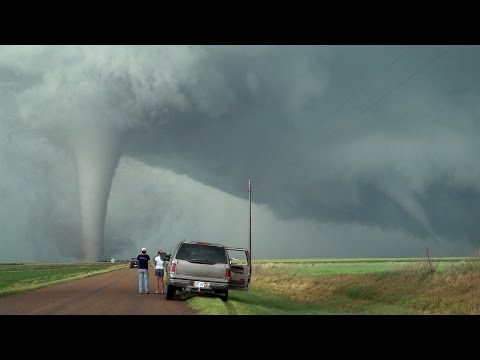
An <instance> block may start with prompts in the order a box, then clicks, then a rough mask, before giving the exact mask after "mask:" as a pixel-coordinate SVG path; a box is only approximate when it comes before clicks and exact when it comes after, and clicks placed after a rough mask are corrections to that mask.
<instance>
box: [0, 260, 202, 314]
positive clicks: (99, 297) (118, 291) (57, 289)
mask: <svg viewBox="0 0 480 360" xmlns="http://www.w3.org/2000/svg"><path fill="white" fill-rule="evenodd" d="M149 272H150V276H149V284H150V294H142V295H141V294H139V293H138V270H137V269H121V270H116V271H112V272H108V273H106V274H101V275H96V276H92V277H89V278H85V279H79V280H74V281H71V282H67V283H64V284H59V285H54V286H50V287H46V288H41V289H37V290H33V291H29V292H26V293H23V294H17V295H12V296H9V297H6V298H0V314H1V315H194V314H196V313H195V312H194V311H193V310H191V309H190V308H189V307H188V306H187V305H186V304H185V302H184V301H182V300H173V301H172V300H169V301H167V300H165V295H161V294H158V295H157V294H154V291H155V281H156V279H155V276H154V270H153V269H150V271H149Z"/></svg>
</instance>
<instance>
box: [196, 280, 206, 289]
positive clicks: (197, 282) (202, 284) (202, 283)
mask: <svg viewBox="0 0 480 360" xmlns="http://www.w3.org/2000/svg"><path fill="white" fill-rule="evenodd" d="M193 286H195V287H198V288H204V287H205V282H203V281H195V282H194V283H193Z"/></svg>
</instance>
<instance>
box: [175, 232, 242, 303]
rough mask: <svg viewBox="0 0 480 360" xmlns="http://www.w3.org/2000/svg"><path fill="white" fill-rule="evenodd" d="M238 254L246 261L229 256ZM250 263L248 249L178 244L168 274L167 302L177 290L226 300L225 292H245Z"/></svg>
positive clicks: (217, 245) (199, 243)
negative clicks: (239, 260)
mask: <svg viewBox="0 0 480 360" xmlns="http://www.w3.org/2000/svg"><path fill="white" fill-rule="evenodd" d="M231 252H234V253H235V252H236V253H241V254H242V256H241V257H242V258H243V257H244V258H245V260H244V261H242V262H239V263H235V261H238V259H236V258H233V257H230V253H231ZM250 275H251V263H250V256H249V253H248V250H247V249H243V248H232V247H225V246H224V245H220V244H212V243H208V242H193V241H181V242H180V243H179V244H178V245H177V246H176V248H175V250H174V251H173V252H172V255H171V257H170V264H169V269H168V271H167V281H166V282H167V294H166V298H167V300H172V299H173V298H174V296H175V292H176V291H177V290H183V291H188V292H193V293H198V294H204V295H214V296H218V297H220V298H221V299H222V301H227V300H228V290H243V291H248V287H249V285H250Z"/></svg>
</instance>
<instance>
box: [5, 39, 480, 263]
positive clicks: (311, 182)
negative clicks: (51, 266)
mask: <svg viewBox="0 0 480 360" xmlns="http://www.w3.org/2000/svg"><path fill="white" fill-rule="evenodd" d="M1 51H2V52H1V57H0V91H1V93H2V98H3V99H2V100H0V101H1V103H0V105H1V106H0V126H1V127H2V128H1V129H2V134H5V136H4V138H3V139H2V148H3V149H6V150H9V149H10V150H9V151H10V152H8V153H5V152H4V153H3V155H2V157H3V158H4V159H5V160H8V162H6V163H4V165H3V167H4V168H5V172H2V175H1V176H0V178H1V179H2V180H1V181H0V185H2V184H3V189H4V193H7V195H5V196H7V197H8V196H10V195H11V192H12V191H13V185H12V183H11V182H10V181H11V180H12V179H17V178H18V179H20V178H21V176H25V174H28V172H29V171H30V170H27V168H28V169H30V168H31V169H35V168H39V169H43V167H42V165H40V164H42V162H41V161H40V160H41V159H43V160H42V161H43V163H44V164H58V163H59V162H61V163H69V164H70V165H69V166H67V168H66V169H64V170H56V171H57V172H59V174H60V173H61V174H63V176H68V175H72V174H73V173H74V172H75V168H74V166H73V163H71V160H68V159H69V158H68V154H66V153H64V152H62V150H58V149H59V148H55V147H52V145H49V144H48V143H44V142H41V141H40V140H39V138H38V136H39V135H38V134H40V133H41V134H46V135H47V136H48V137H49V138H51V139H52V138H53V139H54V140H55V142H54V143H57V142H68V141H65V130H64V129H65V128H68V129H71V128H72V124H84V122H91V124H90V125H89V126H90V128H92V129H95V128H96V126H97V124H99V123H103V124H109V129H110V130H109V131H112V133H115V134H118V137H117V135H115V139H117V140H116V141H117V142H118V144H120V145H116V146H120V147H121V153H122V154H124V155H127V156H130V157H135V158H137V159H139V160H141V161H143V162H144V163H145V164H148V165H150V166H153V167H159V168H162V169H171V170H173V171H175V172H176V173H177V174H185V175H188V176H189V177H191V178H192V179H194V180H196V181H198V182H201V183H203V184H205V185H209V186H211V187H213V188H216V189H219V190H221V191H224V192H227V193H229V194H232V195H234V196H238V197H240V198H245V191H246V178H247V177H248V176H252V179H253V184H254V200H255V202H256V203H257V204H263V205H265V206H266V207H267V208H268V209H270V210H271V211H273V213H274V214H275V216H277V217H278V219H280V220H281V221H284V224H287V223H288V222H289V221H304V220H305V221H308V222H309V224H318V225H319V226H321V227H322V228H321V229H320V230H318V229H317V230H312V229H313V228H312V229H310V230H307V229H306V228H305V229H302V228H299V227H298V226H297V227H296V228H295V232H296V233H297V234H298V236H299V238H305V240H303V241H304V243H303V244H304V247H305V251H304V253H300V254H299V255H298V256H306V255H305V254H309V253H311V251H310V249H314V248H315V243H316V242H319V241H320V240H318V239H317V240H315V239H313V240H312V238H313V237H318V236H321V234H326V233H328V232H329V230H328V229H326V228H323V226H324V225H323V224H332V226H335V228H336V229H340V230H338V231H344V230H341V229H351V226H357V225H358V226H361V227H362V228H355V229H357V230H355V229H354V230H348V231H351V234H352V237H356V238H357V242H356V244H358V245H356V246H358V247H355V248H356V249H358V254H363V256H367V255H368V251H369V250H370V251H372V252H373V251H374V248H375V247H379V246H381V241H379V240H378V241H377V242H376V243H375V244H373V243H371V242H369V240H368V239H367V238H368V237H369V236H371V234H372V233H369V232H368V231H370V230H368V231H366V230H365V229H380V230H381V231H385V232H390V233H391V232H395V234H397V233H403V234H405V236H412V239H416V240H415V241H417V242H418V246H419V248H421V247H422V246H423V242H422V241H427V240H428V241H429V239H436V240H435V241H439V239H440V240H442V241H447V243H450V244H462V247H461V249H467V250H469V249H474V248H476V247H477V246H478V242H479V236H478V235H479V232H480V225H478V224H480V222H477V221H476V214H478V205H477V204H478V203H479V200H480V186H479V185H480V170H479V166H478V161H477V160H476V158H477V154H478V153H479V150H480V149H479V147H480V145H479V143H478V137H479V135H480V120H479V115H480V104H479V103H478V98H479V95H480V87H479V86H478V84H479V81H480V72H479V71H478V65H477V64H478V63H480V48H479V47H477V46H206V47H199V46H194V47H183V46H179V47H175V46H173V47H148V46H147V47H55V48H49V47H4V48H2V50H1ZM67 113H68V116H65V114H67ZM75 126H76V125H75ZM82 126H83V125H82ZM73 128H74V129H78V127H77V128H75V127H73ZM58 129H61V131H63V132H61V131H60V132H58V131H59V130H58ZM70 133H72V134H73V136H75V134H77V131H73V132H70ZM7 134H8V136H7ZM52 134H53V135H52ZM12 137H13V140H12ZM19 139H22V143H21V144H20V143H19V142H20V140H19ZM12 142H13V143H14V145H15V147H14V149H15V151H13V149H12V146H13V145H11V144H12ZM35 144H37V145H35ZM35 146H37V147H38V149H40V150H41V151H40V152H39V151H37V152H36V154H34V153H35ZM38 149H37V150H38ZM22 159H23V160H22ZM54 159H55V160H54ZM22 161H27V162H28V164H29V165H27V167H26V168H25V167H24V168H22V167H21V165H20V164H21V163H22ZM109 161H110V160H109ZM112 161H114V160H112ZM112 164H114V166H115V164H116V162H112ZM52 166H53V165H52ZM138 169H139V170H138V171H139V172H141V171H142V170H141V168H140V167H138ZM42 171H43V170H42ZM4 174H8V175H4ZM22 174H23V175H22ZM42 174H43V175H42V176H40V177H39V178H38V179H37V180H36V181H34V180H26V182H24V183H23V185H22V186H21V187H20V186H19V188H26V189H32V188H35V187H36V186H38V185H40V184H42V185H46V184H48V183H49V182H50V181H53V182H55V181H56V180H55V179H53V180H52V179H51V176H49V174H48V171H44V173H42ZM72 176H73V175H72ZM129 176H133V175H129ZM138 177H139V179H142V174H141V173H139V174H138ZM144 180H145V179H144ZM114 181H115V180H114ZM119 181H120V180H119ZM188 186H193V185H188ZM63 187H64V189H65V190H64V191H65V193H68V194H69V195H66V196H65V197H64V200H62V199H59V198H56V197H55V192H54V191H51V192H48V191H44V192H43V193H40V194H39V193H37V194H36V195H35V194H32V195H31V196H32V198H31V199H33V198H35V196H36V197H38V198H39V199H40V198H41V199H43V201H45V204H47V202H51V203H52V205H51V206H50V208H52V209H53V210H52V211H53V212H54V213H55V214H58V213H59V211H60V210H59V209H63V208H69V209H74V208H75V206H76V207H77V208H78V204H77V200H76V193H75V194H74V195H72V192H76V190H75V189H76V185H71V184H70V185H69V184H68V183H67V184H64V185H63ZM114 188H115V186H114ZM151 189H152V190H151V191H153V192H155V191H156V190H155V184H151ZM112 191H113V190H112ZM29 192H30V191H29V190H27V191H26V194H24V196H27V194H28V193H29ZM107 194H108V193H107ZM29 196H30V195H29ZM115 196H117V195H115ZM165 196H168V194H165ZM151 197H152V196H150V198H151ZM142 198H143V197H142ZM148 198H149V197H148V196H147V197H145V198H144V202H142V204H145V207H142V208H141V209H142V210H140V208H139V212H138V214H137V215H135V214H134V215H132V216H133V218H134V219H135V218H137V219H138V221H137V222H135V224H136V225H134V224H133V223H132V224H131V227H135V226H138V229H140V228H143V229H153V228H155V221H157V222H159V223H162V224H163V225H162V226H163V228H165V227H168V225H167V223H166V222H164V221H163V220H164V219H167V218H168V217H169V214H171V213H172V212H176V213H177V215H178V214H180V213H182V212H183V211H182V210H179V209H175V210H173V209H171V210H170V211H169V210H168V208H166V209H164V210H162V212H160V213H158V214H157V213H156V214H157V215H158V217H157V220H155V218H151V219H149V217H148V216H147V214H148V213H152V212H154V211H155V210H154V209H153V208H151V206H153V205H147V201H148ZM10 201H13V199H10ZM28 201H33V200H28ZM65 201H69V202H70V203H69V204H70V205H71V207H70V206H66V205H65ZM105 201H106V200H105ZM118 201H120V200H118ZM187 203H188V202H187ZM41 204H43V203H41ZM74 204H75V206H73V205H74ZM112 204H117V202H111V203H110V204H109V208H108V213H112V214H114V213H116V209H115V208H112V207H111V206H113V205H112ZM17 206H18V211H19V216H20V217H23V216H25V214H24V212H21V209H22V206H21V205H17ZM45 206H46V205H45ZM116 206H120V205H118V204H117V205H116ZM139 206H140V205H139ZM55 208H56V210H55ZM15 209H17V208H15ZM146 209H150V210H146ZM192 209H193V207H192ZM22 211H23V210H22ZM199 211H201V210H199ZM37 213H38V212H37ZM69 214H70V215H69V216H70V217H69V218H68V219H70V220H68V219H64V220H62V219H63V218H62V217H61V218H60V220H59V219H57V220H56V221H53V220H51V219H49V218H48V217H47V216H46V215H45V214H43V215H41V218H38V216H40V215H37V220H36V221H37V222H33V221H31V222H30V223H29V224H37V227H39V228H40V227H42V226H43V227H44V228H45V229H44V231H43V233H44V234H47V235H45V237H62V235H58V234H62V233H65V231H69V232H70V233H72V234H73V235H72V238H75V237H76V238H78V237H79V235H78V231H79V230H78V229H79V228H80V226H79V224H78V222H77V221H74V220H72V219H74V218H75V210H69ZM188 214H189V215H188V216H192V213H190V212H189V213H188ZM29 216H30V215H29ZM108 216H109V215H108V214H107V218H108ZM112 216H113V215H112ZM116 216H117V217H120V216H121V215H120V213H118V214H117V215H116ZM178 216H186V215H185V213H183V215H182V214H180V215H178ZM193 216H196V215H193ZM198 216H200V215H198ZM117 217H116V218H117ZM27 218H28V216H27ZM34 218H35V217H34ZM160 218H161V219H160ZM134 219H133V220H134ZM142 219H143V220H142ZM162 219H163V220H162ZM133 220H132V221H133ZM108 221H113V220H108V219H107V223H108ZM119 221H120V220H119ZM310 222H311V223H310ZM140 224H143V225H140ZM40 225H42V226H40ZM26 226H27V227H29V225H26ZM192 226H194V225H192ZM195 226H197V225H195ZM199 226H200V225H199ZM313 226H315V225H313ZM342 226H345V228H341V227H342ZM66 229H71V230H66ZM192 229H193V227H192ZM358 229H360V230H358ZM176 231H177V230H176V229H172V230H171V233H175V232H176ZM225 231H226V233H227V232H228V230H225ZM315 231H317V232H315ZM345 231H347V230H345ZM372 231H374V230H372ZM375 231H376V230H375ZM302 232H304V234H303V235H301V234H300V233H302ZM55 234H57V235H55ZM135 234H136V235H135ZM149 234H150V233H149ZM306 234H309V235H308V236H307V235H306ZM107 235H108V236H107V247H108V248H114V247H115V246H114V245H113V242H115V241H118V242H119V243H121V242H124V243H125V244H129V243H131V241H133V240H131V239H127V238H126V237H124V238H121V237H122V235H121V234H120V233H117V232H115V231H114V228H112V227H111V225H108V224H107ZM178 235H179V236H180V234H178ZM276 235H277V234H276ZM132 236H137V237H143V238H145V237H148V236H150V235H147V234H145V233H143V232H138V231H137V232H136V233H132ZM165 236H168V234H167V233H165ZM265 236H266V237H267V238H269V236H271V239H270V238H269V239H268V240H266V241H267V242H268V241H271V242H273V241H274V239H273V237H274V236H273V235H272V234H270V235H267V234H265ZM395 236H397V235H395ZM113 238H116V239H117V240H115V239H113ZM378 238H380V235H379V236H378ZM395 238H396V237H395ZM307 239H310V240H307ZM398 239H399V240H398V241H399V242H401V241H402V240H400V237H399V238H398ZM321 241H331V242H332V246H331V253H332V254H335V256H341V252H338V251H336V250H335V242H334V241H333V240H325V239H322V240H321ZM362 242H363V244H365V247H362V245H361V244H362ZM412 244H414V242H412V241H410V240H409V241H408V244H407V241H406V240H405V244H404V248H405V249H407V248H408V249H413V248H414V245H412ZM385 246H386V247H387V246H390V247H391V246H392V244H391V243H388V245H387V242H385ZM338 248H340V245H338V246H337V250H338ZM365 248H366V249H365ZM401 249H402V244H401V243H400V244H398V252H401ZM265 251H267V250H265ZM63 252H65V251H63ZM72 253H74V251H73V252H72ZM280 255H284V256H288V254H286V253H281V254H280ZM349 255H350V256H352V254H349ZM353 255H355V254H353ZM63 256H67V255H63ZM264 256H268V255H267V254H265V255H264ZM277 256H278V255H277Z"/></svg>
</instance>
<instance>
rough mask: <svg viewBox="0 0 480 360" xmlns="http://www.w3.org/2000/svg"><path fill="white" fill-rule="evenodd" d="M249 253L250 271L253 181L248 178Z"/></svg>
mask: <svg viewBox="0 0 480 360" xmlns="http://www.w3.org/2000/svg"><path fill="white" fill-rule="evenodd" d="M248 215H249V223H248V253H249V254H250V273H251V271H252V270H251V267H252V181H251V179H250V177H249V178H248Z"/></svg>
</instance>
